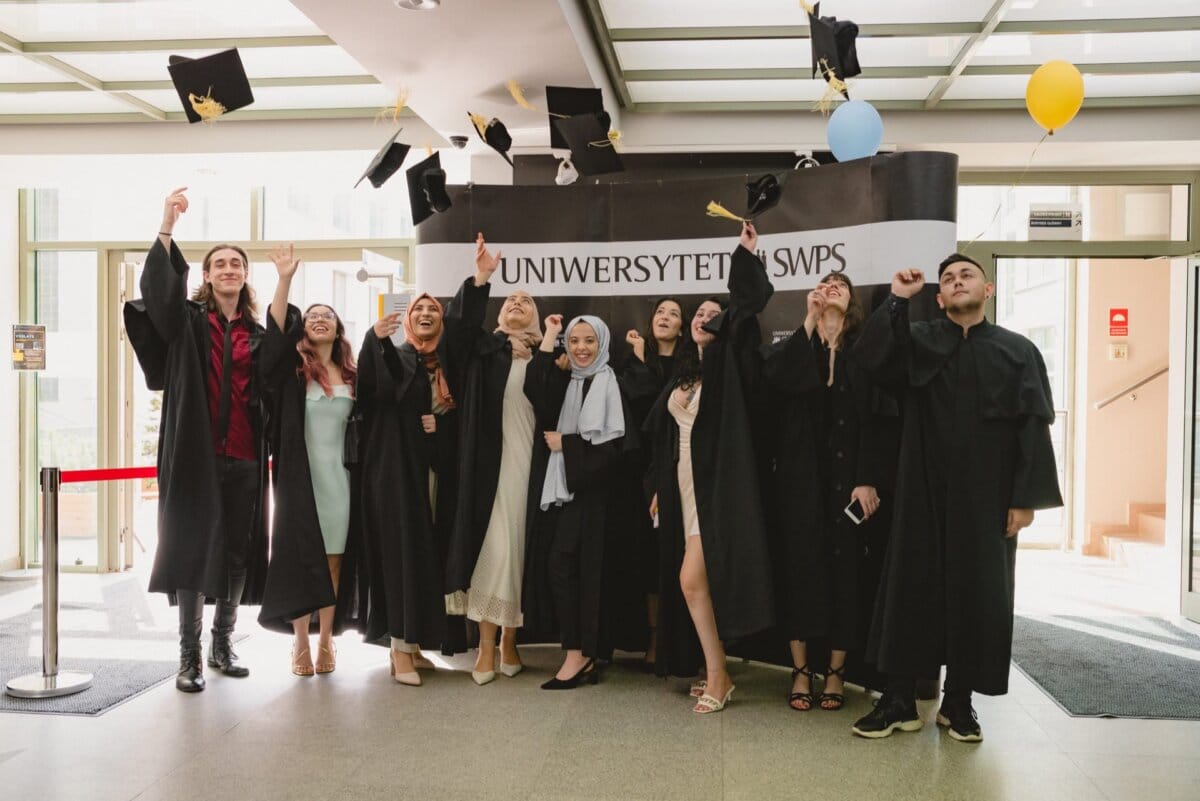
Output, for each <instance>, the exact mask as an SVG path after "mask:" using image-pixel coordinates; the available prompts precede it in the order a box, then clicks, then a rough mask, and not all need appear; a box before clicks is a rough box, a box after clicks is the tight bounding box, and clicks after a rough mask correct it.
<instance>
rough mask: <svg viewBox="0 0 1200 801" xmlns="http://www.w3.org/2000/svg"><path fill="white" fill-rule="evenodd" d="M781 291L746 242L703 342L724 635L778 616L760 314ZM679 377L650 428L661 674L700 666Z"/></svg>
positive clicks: (703, 435) (701, 465)
mask: <svg viewBox="0 0 1200 801" xmlns="http://www.w3.org/2000/svg"><path fill="white" fill-rule="evenodd" d="M773 291H774V289H773V287H772V286H771V282H770V280H769V279H768V277H767V274H766V270H765V269H764V268H763V264H762V262H761V261H760V260H759V259H758V257H757V256H755V255H754V254H752V253H750V252H749V251H747V250H746V249H745V248H743V247H741V246H739V247H738V248H737V250H735V251H734V252H733V256H732V259H731V264H730V272H729V295H730V298H729V307H728V308H727V309H726V310H725V311H724V312H723V313H722V314H721V315H719V316H718V317H717V318H716V319H714V320H713V321H711V322H710V323H709V324H708V329H709V330H710V331H712V332H713V333H715V334H716V337H717V338H716V340H715V341H714V342H713V343H712V344H710V345H709V346H708V347H707V348H705V350H704V359H703V362H702V371H703V390H702V392H701V395H700V410H699V412H698V414H697V416H696V422H695V425H694V426H693V428H692V463H693V477H694V481H695V488H696V505H697V509H696V511H697V514H698V515H699V520H700V537H701V540H702V542H703V546H704V561H705V568H706V569H707V572H708V582H709V589H710V592H711V594H712V601H713V609H714V612H715V614H716V619H717V630H718V633H719V634H720V637H721V640H722V641H724V642H725V643H733V642H735V641H737V640H740V639H743V638H746V637H749V636H750V635H753V634H755V633H757V632H762V631H764V630H766V629H768V628H770V627H771V626H773V625H774V623H775V600H774V592H773V587H772V584H773V582H772V576H771V573H772V568H771V557H770V553H769V547H768V540H767V530H766V529H767V526H766V516H765V513H764V509H763V503H762V498H763V496H762V492H761V485H760V483H759V475H760V474H761V475H762V476H763V477H764V478H766V477H767V475H766V473H765V472H762V471H761V467H762V463H761V462H760V459H759V453H758V449H757V448H756V447H755V445H756V441H757V440H758V435H757V433H756V431H755V426H754V423H753V412H752V410H756V409H758V408H759V406H760V402H759V401H758V400H757V396H758V395H759V394H760V390H761V386H760V384H761V376H760V373H761V357H760V354H759V352H758V348H759V345H760V344H761V334H760V332H759V326H758V318H757V315H758V313H759V312H761V311H762V309H763V307H764V306H766V303H767V300H768V299H769V298H770V297H771V294H772V292H773ZM677 383H678V379H676V380H675V381H673V382H672V383H671V384H669V385H667V387H665V388H664V390H663V392H662V394H661V395H660V396H659V398H658V400H657V402H656V403H655V405H654V408H653V409H652V410H651V412H650V414H649V416H648V418H647V420H646V425H645V429H644V432H645V434H646V435H647V439H648V440H649V441H650V442H652V443H653V448H654V451H653V453H654V456H653V463H652V466H651V476H652V479H651V480H652V485H653V488H654V490H655V491H656V492H657V493H658V514H659V544H660V548H661V550H660V562H659V607H658V653H657V662H656V665H655V670H656V672H657V673H658V674H659V675H674V676H694V675H695V674H696V670H697V668H698V667H699V665H700V664H701V662H702V657H701V654H700V648H699V642H698V641H697V639H696V632H695V628H694V627H693V625H692V621H691V617H690V615H689V614H688V609H687V604H686V603H685V602H684V599H683V591H682V590H681V589H680V586H679V569H680V566H681V565H682V564H683V552H684V546H685V544H686V543H685V541H684V532H683V511H682V508H681V506H680V500H679V483H678V476H677V473H676V467H677V463H678V460H679V426H678V425H677V424H676V423H675V419H674V418H673V417H672V416H671V413H670V412H669V411H667V399H668V398H669V396H670V393H671V391H673V389H674V386H675V384H677Z"/></svg>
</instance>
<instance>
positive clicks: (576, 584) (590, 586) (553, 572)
mask: <svg viewBox="0 0 1200 801" xmlns="http://www.w3.org/2000/svg"><path fill="white" fill-rule="evenodd" d="M573 505H574V504H573V503H568V504H565V505H564V506H563V507H562V509H561V510H559V511H558V512H557V516H558V519H557V521H556V525H555V527H554V528H555V530H554V538H553V540H552V541H551V544H550V553H549V554H548V558H547V566H546V567H547V571H548V573H549V576H548V579H549V581H548V583H549V585H550V592H551V595H552V597H553V599H554V612H555V617H557V618H558V627H559V633H560V635H561V636H562V647H563V650H567V651H576V650H578V651H583V655H584V656H586V657H589V658H600V659H607V658H608V653H607V652H606V651H607V647H606V646H605V645H604V644H603V642H602V640H604V639H607V638H608V636H609V635H608V632H607V629H608V627H607V626H606V625H605V623H604V620H603V618H602V616H603V615H604V614H605V610H604V602H603V598H602V597H601V596H602V581H601V574H602V572H603V562H604V542H603V536H602V535H599V536H598V534H600V533H599V532H596V531H594V530H593V531H589V530H588V527H586V526H585V525H583V522H584V521H583V519H582V518H583V517H584V514H583V510H582V509H579V508H572V506H573Z"/></svg>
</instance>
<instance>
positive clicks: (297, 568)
mask: <svg viewBox="0 0 1200 801" xmlns="http://www.w3.org/2000/svg"><path fill="white" fill-rule="evenodd" d="M284 327H285V330H284V331H280V330H279V328H278V327H277V326H276V325H275V319H274V318H273V317H271V316H270V314H268V315H267V332H266V336H265V337H264V338H263V343H262V346H261V347H260V348H259V357H258V361H257V363H256V365H255V367H256V369H257V370H258V378H259V382H260V386H262V388H263V395H264V398H265V399H266V401H267V402H268V404H269V408H270V409H271V430H270V443H271V461H272V468H271V488H272V499H273V501H274V503H273V507H272V509H273V516H272V521H271V561H270V564H269V565H268V567H267V580H266V587H265V589H264V591H263V601H262V609H261V610H259V613H258V622H259V624H261V625H262V626H263V627H265V628H268V629H272V630H275V631H282V632H286V633H291V632H292V630H293V629H292V621H293V620H295V619H296V618H298V617H301V616H303V615H309V614H312V613H313V612H316V611H317V610H319V609H323V608H325V607H327V606H333V607H334V633H335V634H338V633H341V632H342V631H343V630H344V629H345V628H346V627H347V626H351V627H355V628H357V627H359V625H360V621H359V617H358V615H359V609H360V604H359V599H360V598H366V586H365V580H366V577H365V575H360V574H359V570H358V565H359V558H360V550H361V545H360V540H361V536H360V534H361V526H360V525H359V521H360V519H361V509H360V508H359V501H360V486H359V479H360V474H359V472H358V470H357V467H356V466H354V467H352V468H351V470H350V530H349V533H348V536H347V538H346V550H345V551H344V552H343V554H342V566H341V573H340V574H339V577H338V591H337V594H336V596H335V595H334V591H333V582H332V580H331V579H330V576H329V564H328V561H327V559H326V553H325V540H324V538H323V537H322V534H321V524H320V520H319V518H318V516H317V502H316V499H315V498H314V496H313V486H312V476H311V474H310V472H309V462H308V448H307V443H306V441H305V433H304V419H305V414H306V411H307V400H306V398H307V390H308V382H307V380H306V379H305V378H304V376H302V375H298V374H297V372H296V371H297V369H298V368H299V367H300V365H301V359H300V354H299V353H298V352H297V351H296V345H297V343H299V342H300V340H301V339H302V338H303V336H304V322H303V319H302V317H301V314H300V310H299V309H298V308H296V307H295V306H292V305H290V304H289V305H288V311H287V320H286V322H285V326H284ZM339 456H341V454H339ZM360 582H361V583H360ZM312 625H313V626H317V625H318V621H317V620H316V619H315V618H314V620H313V621H312Z"/></svg>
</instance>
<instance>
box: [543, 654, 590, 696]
mask: <svg viewBox="0 0 1200 801" xmlns="http://www.w3.org/2000/svg"><path fill="white" fill-rule="evenodd" d="M598 681H600V671H598V670H596V663H595V661H594V660H591V659H589V660H588V661H587V664H586V665H584V666H583V667H582V668H580V669H579V672H578V673H576V674H575V675H574V676H572V677H571V678H569V679H560V678H557V677H555V678H551V679H550V680H549V681H544V682H542V689H543V690H574V689H575V688H576V687H578V686H579V685H580V683H581V682H587V683H588V684H595V683H596V682H598Z"/></svg>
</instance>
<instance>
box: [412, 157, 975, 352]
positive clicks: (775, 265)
mask: <svg viewBox="0 0 1200 801" xmlns="http://www.w3.org/2000/svg"><path fill="white" fill-rule="evenodd" d="M957 163H958V162H957V156H955V155H954V154H950V153H930V152H911V153H896V154H890V155H884V156H876V157H874V158H872V159H863V160H860V161H854V162H849V163H846V164H833V165H826V166H822V167H815V168H812V169H801V170H796V171H794V172H791V173H789V174H788V175H787V177H786V181H785V185H784V191H783V198H782V200H781V201H780V203H779V206H778V207H776V208H775V209H772V210H771V211H768V212H766V213H765V214H763V215H761V216H760V217H759V218H758V220H756V223H755V224H756V228H757V230H758V233H759V240H758V251H759V255H760V256H761V257H762V259H763V263H764V264H765V265H766V269H767V272H768V275H769V276H770V277H771V282H772V283H773V284H774V286H775V296H774V297H773V299H772V300H771V302H770V304H768V306H767V309H766V311H765V312H764V313H763V315H762V318H761V319H762V324H763V329H764V335H765V336H767V337H772V336H774V337H778V336H782V335H785V334H786V333H790V332H791V331H792V330H794V329H795V328H796V327H797V326H798V325H800V324H801V322H802V321H803V316H804V308H805V306H804V296H805V294H806V292H807V291H808V290H809V289H811V288H812V287H813V286H815V285H816V284H817V282H818V281H820V280H821V278H822V277H824V276H826V275H828V274H829V273H844V274H845V275H846V276H847V277H849V278H850V279H851V281H853V283H854V284H855V286H856V288H857V290H856V291H857V293H858V294H859V296H860V299H861V300H862V302H863V303H864V305H866V307H867V308H872V307H873V306H874V305H876V304H877V303H878V302H880V301H882V299H883V298H884V297H886V295H887V287H888V285H889V284H890V282H891V277H892V274H893V273H895V272H896V271H897V270H900V269H903V268H907V267H921V268H922V269H924V270H925V271H926V274H930V273H931V272H934V270H933V268H934V266H935V265H936V264H937V263H938V262H939V261H941V260H942V259H943V258H944V257H945V256H947V255H948V254H950V253H951V252H953V251H954V249H955V244H956V241H957V231H956V225H955V220H956V201H957V191H958V185H957ZM745 183H746V178H745V177H739V176H730V177H720V178H704V179H695V180H681V181H653V182H641V183H625V184H592V185H587V184H582V183H580V184H576V185H573V186H567V187H560V186H469V187H453V188H452V189H451V195H452V198H453V201H454V205H453V207H452V208H451V209H450V210H449V211H447V212H445V213H444V214H440V215H435V217H433V218H432V219H430V220H428V221H427V222H425V223H423V224H422V225H421V226H420V227H419V228H418V229H417V247H416V254H415V266H416V284H417V289H418V291H423V292H429V293H431V294H433V295H436V296H438V297H442V298H446V297H449V296H452V295H453V294H454V293H455V292H457V291H458V287H459V286H461V284H462V282H463V281H464V280H466V279H467V278H469V277H471V276H472V275H474V250H475V244H474V240H475V233H476V232H477V231H482V232H483V235H484V237H485V238H486V239H487V241H488V247H489V249H491V250H492V251H493V252H496V251H499V252H500V253H501V254H502V256H503V258H502V261H501V265H500V268H499V269H497V271H496V273H495V275H494V277H493V279H492V284H493V288H492V303H493V307H498V305H499V303H500V302H501V301H502V300H503V298H504V297H505V296H507V294H508V293H509V292H511V291H513V290H515V289H522V290H525V291H527V292H529V293H530V294H532V295H533V296H534V297H535V298H536V299H537V301H538V306H539V312H540V314H541V315H542V316H543V317H544V316H546V315H547V314H555V313H558V314H563V315H564V316H566V317H568V318H569V317H571V316H573V315H576V314H582V313H585V312H586V313H590V314H596V315H598V316H600V317H601V318H602V319H604V320H605V321H606V322H607V323H608V324H609V326H610V328H611V329H612V331H613V341H614V342H622V341H623V339H624V332H625V331H626V330H628V329H629V328H638V329H639V330H641V329H644V328H645V327H646V324H647V322H648V319H649V316H650V313H651V311H652V305H653V302H654V300H655V299H656V298H659V297H662V296H664V295H673V296H676V297H679V298H680V299H681V300H683V302H684V306H685V309H684V313H685V314H690V313H691V311H692V310H693V309H694V307H695V306H696V305H697V304H698V303H699V302H700V301H701V300H702V299H703V298H705V297H707V296H710V295H721V294H724V293H725V292H726V282H727V280H728V267H729V260H730V254H731V253H732V251H733V249H734V248H735V247H737V240H738V235H739V234H740V224H739V223H737V222H733V221H730V220H727V219H720V218H711V217H708V216H706V215H705V213H704V209H705V206H706V205H707V204H708V202H709V201H710V200H716V201H717V202H719V203H721V204H722V205H724V206H725V207H726V208H729V209H730V210H731V211H733V212H734V213H739V212H740V211H742V210H743V209H744V207H745V206H744V204H745V194H746V190H745ZM924 303H926V304H929V305H930V306H931V305H932V304H931V300H930V298H929V297H928V296H926V297H925V300H924ZM491 319H493V318H492V317H490V316H489V323H490V321H491ZM618 347H620V346H618Z"/></svg>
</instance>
